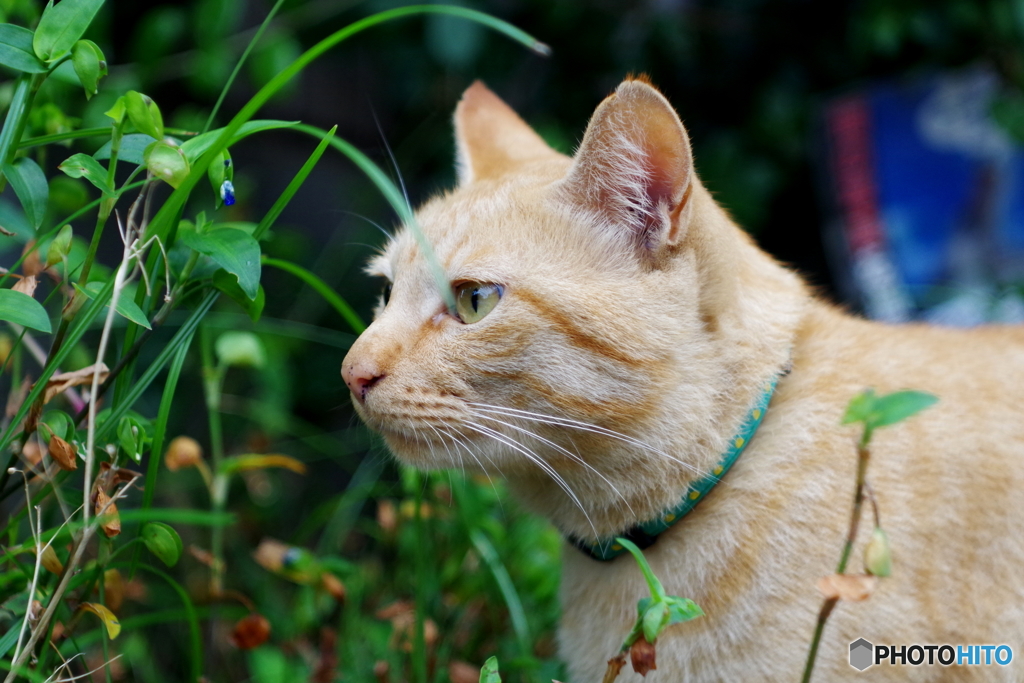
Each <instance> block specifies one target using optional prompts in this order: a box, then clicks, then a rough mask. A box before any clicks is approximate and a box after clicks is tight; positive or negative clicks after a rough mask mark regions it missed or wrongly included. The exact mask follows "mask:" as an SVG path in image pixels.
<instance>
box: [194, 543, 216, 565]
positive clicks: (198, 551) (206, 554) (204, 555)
mask: <svg viewBox="0 0 1024 683" xmlns="http://www.w3.org/2000/svg"><path fill="white" fill-rule="evenodd" d="M188 552H189V554H190V555H191V556H192V557H194V558H196V559H197V560H199V562H201V563H202V564H205V565H206V566H207V567H213V565H214V564H215V560H214V558H213V553H211V552H210V551H209V550H204V549H203V548H200V547H198V546H194V545H190V546H189V547H188Z"/></svg>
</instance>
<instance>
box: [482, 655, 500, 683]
mask: <svg viewBox="0 0 1024 683" xmlns="http://www.w3.org/2000/svg"><path fill="white" fill-rule="evenodd" d="M480 683H501V675H500V674H498V658H497V657H488V658H487V661H486V662H484V665H483V666H482V667H481V668H480Z"/></svg>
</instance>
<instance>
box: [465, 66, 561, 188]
mask: <svg viewBox="0 0 1024 683" xmlns="http://www.w3.org/2000/svg"><path fill="white" fill-rule="evenodd" d="M455 149H456V167H457V170H458V175H459V185H468V184H469V183H472V182H475V181H477V180H484V179H493V178H500V177H501V176H503V175H506V174H509V173H514V172H515V171H516V170H517V169H518V168H519V166H520V165H521V164H523V163H527V162H530V161H537V160H540V159H544V158H550V157H551V156H554V155H557V154H558V153H557V152H555V151H554V150H553V149H551V148H550V147H548V145H547V143H545V142H544V140H543V139H541V137H540V136H539V135H537V133H535V132H534V130H533V129H532V128H530V126H529V125H527V123H526V122H525V121H523V120H522V119H521V118H519V115H518V114H516V113H515V112H514V111H513V110H512V108H511V107H509V106H508V105H507V104H505V103H504V102H503V101H502V100H501V98H499V97H498V96H497V95H495V94H494V93H493V92H491V91H490V90H489V89H488V88H487V86H486V85H484V84H483V83H481V82H480V81H476V82H475V83H473V85H471V86H469V88H467V89H466V92H465V93H463V95H462V100H461V101H460V102H459V106H458V107H456V108H455Z"/></svg>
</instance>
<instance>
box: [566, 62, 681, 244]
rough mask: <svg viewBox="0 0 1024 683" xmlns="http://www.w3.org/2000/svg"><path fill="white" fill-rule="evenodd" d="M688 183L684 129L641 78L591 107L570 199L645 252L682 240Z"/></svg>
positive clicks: (569, 179)
mask: <svg viewBox="0 0 1024 683" xmlns="http://www.w3.org/2000/svg"><path fill="white" fill-rule="evenodd" d="M692 184H693V157H692V155H691V152H690V141H689V138H688V137H687V135H686V130H685V129H684V128H683V124H682V122H681V121H680V120H679V116H678V115H677V114H676V112H675V110H674V109H673V108H672V105H671V104H669V102H668V100H667V99H665V97H664V95H662V94H661V93H660V92H658V91H657V90H656V89H655V88H654V87H653V86H652V85H650V84H649V83H648V82H646V81H645V80H627V81H624V82H623V83H622V84H621V85H619V87H618V88H616V90H615V92H614V93H612V94H611V95H609V96H608V97H607V98H606V99H605V100H604V101H603V102H602V103H601V104H600V105H598V107H597V109H596V110H595V111H594V115H593V117H592V118H591V119H590V124H589V125H588V126H587V132H586V133H585V134H584V136H583V142H582V144H581V145H580V148H579V150H578V151H577V152H576V156H575V158H574V160H573V166H572V169H571V170H570V172H569V175H568V177H567V178H566V180H565V187H566V189H567V190H568V191H569V193H570V197H571V201H574V202H576V203H578V204H581V205H582V206H583V208H585V209H587V210H590V211H592V212H594V213H596V214H597V215H599V216H601V217H602V218H604V219H605V220H607V221H608V222H610V223H611V224H612V225H613V226H614V227H615V228H616V229H623V230H625V231H627V232H628V234H629V237H630V239H632V240H633V241H634V242H635V243H636V244H637V245H638V247H639V248H641V249H642V250H645V251H646V253H648V254H653V253H655V252H656V251H657V250H659V249H660V248H661V247H663V246H665V245H668V246H673V245H676V244H678V243H679V242H680V241H681V240H682V239H683V237H684V236H685V233H686V229H687V224H688V223H689V211H688V208H689V202H688V200H689V198H690V190H691V187H692Z"/></svg>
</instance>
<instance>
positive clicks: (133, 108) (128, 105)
mask: <svg viewBox="0 0 1024 683" xmlns="http://www.w3.org/2000/svg"><path fill="white" fill-rule="evenodd" d="M122 99H123V100H124V108H125V112H126V113H127V114H128V119H129V120H130V121H131V122H132V125H133V126H135V128H136V129H137V130H138V131H139V132H140V133H145V134H146V135H150V136H152V137H154V138H156V139H157V140H160V139H161V138H163V136H164V119H163V116H162V115H161V114H160V107H158V106H156V102H154V101H153V99H152V98H150V97H147V96H145V95H143V94H142V93H140V92H136V91H134V90H129V91H128V92H126V93H125V94H124V97H123V98H122ZM108 115H109V114H108Z"/></svg>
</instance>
